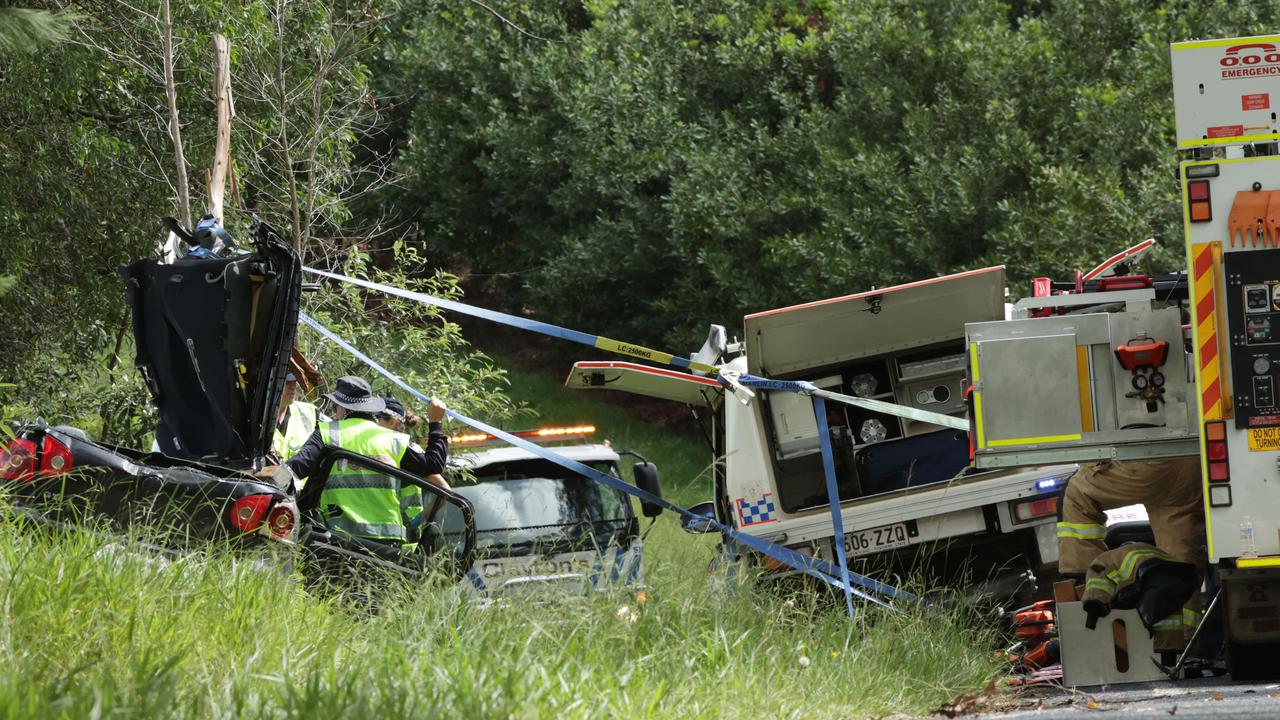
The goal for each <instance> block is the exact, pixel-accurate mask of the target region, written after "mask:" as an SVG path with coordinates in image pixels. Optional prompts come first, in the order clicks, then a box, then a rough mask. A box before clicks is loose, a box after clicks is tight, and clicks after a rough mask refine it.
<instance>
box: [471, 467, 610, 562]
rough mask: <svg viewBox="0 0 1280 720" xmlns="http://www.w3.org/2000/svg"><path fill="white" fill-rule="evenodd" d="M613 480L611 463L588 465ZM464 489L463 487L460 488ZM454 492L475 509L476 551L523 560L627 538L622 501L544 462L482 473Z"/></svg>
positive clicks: (590, 482) (593, 484)
mask: <svg viewBox="0 0 1280 720" xmlns="http://www.w3.org/2000/svg"><path fill="white" fill-rule="evenodd" d="M586 464H587V465H589V466H591V467H593V468H594V469H596V470H599V471H600V472H603V473H607V474H610V475H614V476H617V475H618V471H617V467H616V465H615V464H614V463H611V462H589V463H586ZM464 483H465V484H464ZM454 490H455V491H456V492H457V493H458V494H459V495H462V496H463V497H465V498H467V499H468V500H470V501H471V504H472V506H473V507H474V509H475V520H476V549H477V550H478V551H486V550H487V551H489V552H491V553H492V552H509V553H510V554H527V553H531V552H535V551H536V552H563V551H568V550H590V549H593V548H603V547H607V546H608V545H610V544H611V543H615V542H618V541H621V540H622V539H623V537H625V535H626V534H628V533H629V532H631V531H632V530H631V528H632V526H633V514H632V513H631V511H630V505H629V504H628V501H627V499H626V497H625V496H623V495H622V494H621V493H619V492H618V491H617V490H613V489H611V488H608V487H605V486H604V485H601V484H599V483H597V482H595V481H594V480H590V479H588V478H585V477H582V476H581V475H577V474H575V473H573V472H571V471H569V470H567V469H565V468H562V467H560V466H558V465H555V464H554V463H550V462H546V461H520V462H512V463H505V464H502V465H499V466H491V467H485V468H481V469H480V470H478V471H476V473H475V480H474V482H470V483H468V482H466V481H461V480H460V481H459V482H458V483H457V484H456V486H455V487H454Z"/></svg>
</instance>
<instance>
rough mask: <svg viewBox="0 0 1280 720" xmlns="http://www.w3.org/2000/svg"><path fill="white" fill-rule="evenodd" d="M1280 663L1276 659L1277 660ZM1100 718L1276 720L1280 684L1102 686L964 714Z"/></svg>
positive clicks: (1012, 719)
mask: <svg viewBox="0 0 1280 720" xmlns="http://www.w3.org/2000/svg"><path fill="white" fill-rule="evenodd" d="M1277 662H1280V658H1277ZM1091 715H1098V716H1099V717H1100V718H1101V717H1105V718H1108V719H1110V718H1148V719H1150V718H1164V717H1169V716H1171V717H1174V718H1178V719H1179V720H1182V719H1183V718H1222V719H1224V720H1225V719H1226V718H1231V719H1232V720H1234V719H1235V718H1259V719H1263V718H1265V719H1266V720H1274V719H1275V718H1280V683H1232V682H1230V681H1226V680H1225V679H1224V678H1207V679H1202V680H1182V681H1180V682H1153V683H1134V684H1130V685H1114V686H1111V687H1105V688H1086V689H1082V690H1063V689H1062V688H1056V687H1039V688H1033V689H1028V690H1026V691H1024V693H1023V694H1022V696H1021V697H1020V699H1019V700H1018V703H1017V706H1015V707H1012V708H1009V709H1007V710H1005V711H1003V712H989V713H983V714H981V715H968V716H965V717H974V718H1000V719H1001V720H1005V719H1006V718H1007V719H1008V720H1023V719H1026V720H1031V719H1032V718H1034V720H1057V719H1058V718H1079V717H1085V716H1091Z"/></svg>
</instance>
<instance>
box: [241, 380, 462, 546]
mask: <svg viewBox="0 0 1280 720" xmlns="http://www.w3.org/2000/svg"><path fill="white" fill-rule="evenodd" d="M324 397H325V398H326V399H328V400H330V401H331V402H333V404H334V405H335V406H336V410H335V411H334V418H335V419H334V420H332V421H330V422H327V423H320V424H319V425H318V427H317V428H316V431H315V432H314V433H312V434H311V437H310V438H309V439H308V440H307V442H306V444H304V445H303V446H302V448H301V449H299V450H298V452H297V453H296V454H294V456H293V457H292V458H291V459H290V460H289V461H288V465H289V469H290V470H292V471H293V473H294V475H297V476H298V477H308V476H310V475H312V474H313V473H314V471H315V469H316V464H317V462H318V461H319V458H320V454H321V452H322V450H323V446H324V445H325V444H328V445H331V446H335V447H339V448H342V449H344V450H350V451H351V452H354V453H358V454H360V455H365V456H367V457H371V458H374V459H376V460H379V461H381V462H384V463H386V464H388V465H397V466H399V467H400V468H401V469H403V470H407V471H408V472H410V473H413V474H414V475H417V476H419V477H427V476H430V475H439V474H440V473H441V472H443V470H444V466H445V462H446V461H447V460H448V456H449V439H448V436H447V435H445V433H444V431H443V430H442V429H441V426H440V422H441V420H443V419H444V413H445V406H444V403H442V402H440V401H439V400H433V401H432V402H431V405H430V406H429V407H428V408H427V422H428V425H427V431H428V439H427V447H426V448H425V449H422V448H420V447H418V446H416V445H414V444H413V443H411V442H410V440H409V436H408V435H405V434H404V433H399V432H395V431H393V430H390V429H387V428H384V427H382V426H381V425H378V423H376V422H375V421H374V415H375V414H377V413H379V412H382V411H383V410H384V409H385V407H386V403H385V402H384V401H383V399H382V398H381V397H378V396H376V395H374V394H373V391H372V389H371V388H370V387H369V383H367V382H365V381H364V379H362V378H359V377H354V376H348V377H341V378H338V382H337V386H336V388H335V389H334V391H333V392H331V393H326V394H325V395H324ZM269 471H270V468H268V469H267V470H264V472H269ZM415 497H416V503H415ZM403 504H409V505H410V506H413V507H416V508H417V511H418V513H421V508H422V500H421V490H420V489H419V488H417V487H413V486H409V487H402V486H401V483H400V480H399V479H398V478H396V477H394V476H391V475H380V474H377V473H371V472H369V471H367V470H364V469H357V468H350V469H349V468H348V467H347V464H346V463H341V462H340V463H336V464H335V465H334V466H333V469H332V470H331V471H330V473H329V479H328V482H327V483H326V484H325V489H324V492H323V493H321V495H320V508H321V511H322V513H323V514H324V516H325V522H326V524H328V526H329V527H331V528H333V529H336V530H340V531H343V532H346V533H348V534H350V535H354V536H357V537H363V538H369V539H372V540H379V541H383V542H390V543H394V544H407V543H410V542H411V541H412V538H410V537H409V532H408V527H407V525H406V522H405V517H404V513H403V512H402V510H401V507H402V505H403Z"/></svg>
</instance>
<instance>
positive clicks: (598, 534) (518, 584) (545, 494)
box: [449, 425, 658, 601]
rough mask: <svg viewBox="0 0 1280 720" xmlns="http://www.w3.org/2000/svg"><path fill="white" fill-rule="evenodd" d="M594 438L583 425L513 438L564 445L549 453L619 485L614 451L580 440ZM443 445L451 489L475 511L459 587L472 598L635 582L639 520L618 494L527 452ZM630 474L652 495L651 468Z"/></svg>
mask: <svg viewBox="0 0 1280 720" xmlns="http://www.w3.org/2000/svg"><path fill="white" fill-rule="evenodd" d="M594 431H595V428H594V427H592V426H589V425H585V426H575V427H567V428H566V427H559V428H540V429H537V430H527V431H522V432H519V433H516V434H517V435H518V436H520V437H523V438H525V439H527V440H531V441H534V442H537V443H538V444H549V443H552V442H560V443H566V442H567V443H570V444H560V445H558V446H556V447H555V448H554V451H555V452H556V453H557V454H560V455H562V456H564V457H567V458H569V459H570V460H574V461H576V462H580V463H583V464H585V465H587V466H588V467H591V468H592V469H594V470H597V471H599V472H602V473H605V474H609V475H613V476H614V477H617V478H622V477H623V474H622V470H621V467H620V464H619V463H620V460H621V455H620V454H619V452H617V451H616V450H614V449H613V448H612V447H610V445H609V444H608V443H607V442H606V443H599V442H582V441H583V440H586V439H587V438H588V437H589V436H590V435H591V434H593V433H594ZM575 441H576V442H575ZM451 444H452V446H453V448H454V450H455V455H454V457H453V458H452V459H451V461H450V465H451V470H452V472H451V473H450V477H449V482H450V483H451V484H452V485H453V489H454V491H455V492H456V493H457V494H458V495H461V496H462V497H464V498H466V499H467V500H469V501H470V503H471V505H472V507H473V508H474V511H475V523H476V554H475V560H474V562H473V564H472V566H471V568H470V570H469V571H468V572H467V580H468V581H469V584H470V588H471V589H472V590H473V591H474V593H475V595H476V596H477V598H479V599H482V600H486V601H489V600H495V599H499V598H504V597H516V596H519V597H524V596H528V595H534V596H541V597H548V596H575V595H586V594H587V593H589V592H591V591H593V590H605V589H608V588H619V587H627V588H634V587H639V586H640V584H641V583H642V582H643V564H642V559H643V553H644V542H643V536H642V534H641V531H640V521H639V518H638V517H637V515H636V513H635V511H634V510H633V509H632V506H631V501H630V498H628V497H627V496H626V495H625V494H623V493H622V492H619V491H618V490H615V489H613V488H609V487H606V486H605V485H603V484H600V483H598V482H595V481H594V480H592V479H591V478H589V477H586V476H583V475H581V474H578V473H576V472H574V471H572V470H568V469H566V468H564V467H562V466H560V465H557V464H556V463H554V462H552V461H550V460H547V459H544V458H542V457H539V456H538V455H537V454H535V453H533V452H530V451H528V450H525V449H522V448H518V447H509V446H504V447H489V446H490V445H492V444H494V441H493V439H492V438H490V437H489V436H488V435H484V434H480V433H477V434H470V435H459V436H456V437H454V438H452V443H451ZM625 452H626V451H624V453H625ZM634 473H635V477H636V479H637V482H638V483H639V484H640V485H641V487H642V488H644V489H646V490H649V491H650V492H654V491H656V490H657V489H658V477H657V469H656V467H655V466H654V465H652V464H651V463H647V462H643V461H642V462H640V463H636V468H635V470H634ZM642 512H643V514H646V515H649V516H650V517H653V516H656V515H657V512H658V511H657V509H654V510H653V511H652V512H650V510H649V509H647V508H643V509H642Z"/></svg>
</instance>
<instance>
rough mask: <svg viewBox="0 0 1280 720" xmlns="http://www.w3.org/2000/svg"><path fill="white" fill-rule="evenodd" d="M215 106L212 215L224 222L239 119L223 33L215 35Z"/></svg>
mask: <svg viewBox="0 0 1280 720" xmlns="http://www.w3.org/2000/svg"><path fill="white" fill-rule="evenodd" d="M213 103H214V105H215V106H217V108H218V136H217V140H216V141H215V143H214V149H213V172H212V177H211V179H210V184H209V214H211V215H213V216H214V217H215V218H217V219H218V222H222V201H223V198H224V196H225V195H226V190H227V165H228V164H229V163H230V160H231V119H232V118H234V117H235V116H236V108H235V103H233V102H232V100H231V48H230V46H229V45H228V44H227V39H226V38H225V37H223V36H222V34H221V33H214V34H213Z"/></svg>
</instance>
